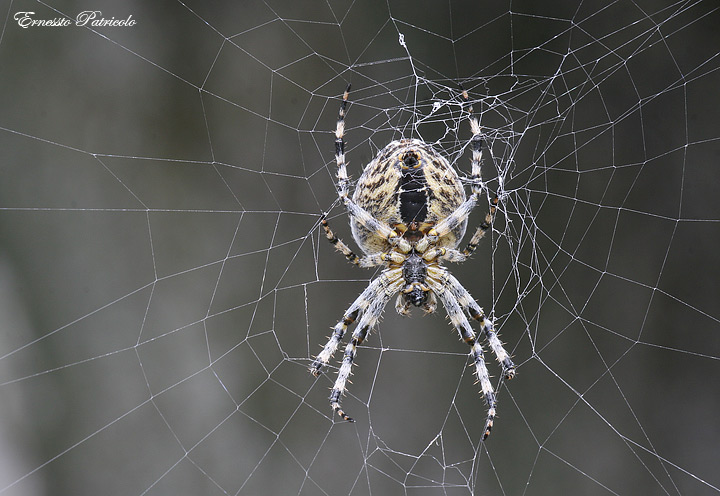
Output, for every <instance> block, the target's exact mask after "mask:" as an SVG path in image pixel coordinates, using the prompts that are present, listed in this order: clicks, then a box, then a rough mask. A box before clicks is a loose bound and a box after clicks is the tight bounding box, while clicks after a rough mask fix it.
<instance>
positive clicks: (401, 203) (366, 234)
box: [350, 139, 467, 253]
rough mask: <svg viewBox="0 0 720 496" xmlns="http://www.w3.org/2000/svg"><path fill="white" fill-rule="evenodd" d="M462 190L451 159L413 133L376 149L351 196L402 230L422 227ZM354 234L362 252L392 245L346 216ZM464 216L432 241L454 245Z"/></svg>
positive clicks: (448, 209) (451, 205)
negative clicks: (447, 158)
mask: <svg viewBox="0 0 720 496" xmlns="http://www.w3.org/2000/svg"><path fill="white" fill-rule="evenodd" d="M465 198H466V197H465V190H464V189H463V186H462V182H461V181H460V177H459V176H458V174H457V172H455V170H454V169H453V168H452V166H451V165H450V163H449V162H448V161H447V160H446V159H445V158H444V157H443V156H442V155H440V154H439V153H438V152H436V151H435V150H434V149H433V148H432V147H431V146H430V145H428V144H426V143H424V142H422V141H420V140H417V139H403V140H397V141H393V142H391V143H390V144H388V145H387V146H386V147H385V148H383V149H382V150H380V152H378V154H377V156H376V157H375V158H374V159H373V160H372V161H371V162H370V163H369V164H368V165H367V167H366V168H365V170H364V171H363V173H362V175H361V176H360V178H359V179H358V182H357V185H356V187H355V192H354V193H353V201H354V202H355V203H357V204H358V205H359V206H361V207H362V208H364V209H365V210H366V211H367V212H368V213H370V215H372V216H373V217H374V218H376V219H377V220H379V221H380V222H382V223H385V224H387V225H389V226H392V227H393V228H394V229H396V231H397V232H398V233H399V234H401V233H405V232H408V235H410V236H417V235H421V234H423V233H420V232H415V230H414V229H408V228H409V227H410V226H411V225H418V226H424V227H423V231H424V230H425V229H429V228H430V227H431V226H433V225H435V224H436V223H437V222H439V221H441V220H442V219H444V218H446V217H447V216H448V215H450V213H452V212H453V211H455V209H457V208H458V207H459V206H460V204H462V203H463V202H464V201H465ZM350 225H351V228H352V233H353V237H354V238H355V240H356V241H357V242H358V244H359V245H360V247H361V248H362V249H363V251H364V252H365V253H381V252H384V251H387V250H388V249H390V248H391V247H390V246H389V244H388V241H387V239H384V238H383V237H382V236H379V235H378V234H377V233H375V232H373V231H370V230H368V229H367V228H365V227H364V226H363V225H362V224H360V223H359V222H358V221H357V220H355V219H351V221H350ZM466 226H467V220H464V221H463V222H461V223H460V224H459V225H458V226H457V227H456V228H455V229H453V230H452V231H451V232H450V233H448V234H447V235H445V236H443V238H442V239H440V240H438V242H437V246H438V247H444V248H455V247H456V246H457V245H458V243H459V242H460V239H461V238H462V236H463V235H464V234H465V228H466Z"/></svg>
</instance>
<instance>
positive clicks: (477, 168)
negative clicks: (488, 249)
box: [429, 90, 494, 261]
mask: <svg viewBox="0 0 720 496" xmlns="http://www.w3.org/2000/svg"><path fill="white" fill-rule="evenodd" d="M462 96H463V99H464V100H465V102H467V101H468V100H469V98H470V97H469V96H468V94H467V91H465V90H463V92H462ZM468 113H469V114H470V130H471V131H472V138H471V139H470V149H471V150H472V159H471V161H470V163H471V165H472V171H471V174H472V178H471V186H470V189H471V193H472V194H471V195H470V198H468V199H467V200H465V201H464V202H463V203H461V204H460V206H459V207H458V208H457V209H455V211H454V212H452V213H451V214H450V215H448V216H447V217H446V218H445V219H443V220H442V221H440V222H439V223H438V224H437V225H436V226H435V229H434V232H433V231H430V233H429V234H430V235H432V236H438V237H440V236H444V235H446V234H447V233H449V232H450V231H452V230H453V229H455V228H456V227H457V226H458V225H460V224H461V223H462V222H464V221H465V219H467V217H468V215H470V212H472V210H473V208H475V206H476V205H477V202H478V198H479V197H480V194H481V193H482V190H483V182H482V161H483V140H482V128H481V127H480V123H479V122H478V120H477V117H475V115H474V114H473V108H472V105H470V106H469V108H468ZM492 213H494V211H493V212H492ZM485 223H486V224H488V227H487V228H485V229H483V230H482V233H480V230H481V229H482V225H481V227H480V228H478V231H476V232H475V235H474V236H473V240H472V241H471V242H470V244H472V242H473V241H475V244H477V243H479V242H480V238H482V236H483V235H484V234H485V231H487V229H488V228H489V224H491V223H492V219H491V221H490V222H487V218H486V222H485ZM468 246H470V245H468ZM474 249H475V247H474V246H473V247H472V248H471V249H470V251H469V252H468V253H465V252H466V251H467V248H466V249H465V250H464V251H463V252H462V253H463V254H464V255H465V256H468V255H469V254H470V253H472V250H474ZM451 260H452V259H451ZM452 261H461V260H452Z"/></svg>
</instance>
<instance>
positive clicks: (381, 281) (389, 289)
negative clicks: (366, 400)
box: [318, 269, 404, 422]
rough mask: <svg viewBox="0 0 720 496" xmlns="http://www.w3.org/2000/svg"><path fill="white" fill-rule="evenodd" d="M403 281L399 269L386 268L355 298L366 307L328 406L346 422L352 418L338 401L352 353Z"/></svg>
mask: <svg viewBox="0 0 720 496" xmlns="http://www.w3.org/2000/svg"><path fill="white" fill-rule="evenodd" d="M403 284H404V279H403V278H402V269H387V270H385V271H383V273H382V274H380V277H378V278H377V279H376V280H375V281H373V282H372V283H370V286H368V288H367V289H366V290H365V291H364V292H363V294H362V295H360V298H358V300H359V299H361V298H364V301H365V302H366V305H365V306H366V308H365V309H364V310H363V311H362V317H360V321H359V322H358V325H357V327H356V328H355V332H353V335H352V338H351V340H350V342H349V343H348V345H347V346H346V347H345V354H344V356H343V361H342V364H341V365H340V370H339V371H338V376H337V379H336V380H335V384H334V385H333V388H332V391H331V392H330V406H331V407H332V409H333V411H334V412H337V413H338V415H339V416H340V417H342V418H343V420H347V421H348V422H353V421H354V420H353V419H352V418H351V417H350V416H348V415H347V414H346V413H345V412H344V411H343V410H342V408H341V406H340V401H341V397H342V395H343V394H345V389H346V384H347V381H348V378H349V377H350V374H351V373H352V365H353V361H354V360H355V354H356V353H357V347H358V346H359V345H360V344H362V342H363V341H364V340H365V338H366V337H367V334H368V332H370V330H371V329H372V328H373V327H375V324H377V322H378V320H379V319H380V315H381V314H382V311H383V309H384V308H385V305H387V303H388V301H389V300H390V298H392V296H393V295H394V294H395V293H397V292H398V290H399V289H400V288H401V287H402V285H403ZM356 303H357V300H356ZM354 305H355V303H353V306H354ZM338 325H340V324H338ZM336 328H337V326H336ZM333 336H334V335H333ZM331 341H332V338H331ZM328 345H330V343H328ZM323 351H324V350H323ZM318 358H319V357H318ZM328 359H329V358H328Z"/></svg>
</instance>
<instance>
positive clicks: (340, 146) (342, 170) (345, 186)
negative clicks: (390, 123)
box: [326, 85, 412, 267]
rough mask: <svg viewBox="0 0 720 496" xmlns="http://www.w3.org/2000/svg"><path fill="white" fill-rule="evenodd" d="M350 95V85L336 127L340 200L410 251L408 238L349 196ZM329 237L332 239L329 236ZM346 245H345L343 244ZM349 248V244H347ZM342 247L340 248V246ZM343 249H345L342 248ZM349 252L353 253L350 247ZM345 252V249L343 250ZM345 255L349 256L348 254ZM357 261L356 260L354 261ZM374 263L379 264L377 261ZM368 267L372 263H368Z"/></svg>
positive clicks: (354, 214)
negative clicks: (347, 137) (347, 118)
mask: <svg viewBox="0 0 720 496" xmlns="http://www.w3.org/2000/svg"><path fill="white" fill-rule="evenodd" d="M349 96H350V85H348V86H347V89H346V90H345V92H344V93H343V99H342V103H341V104H340V110H339V112H338V120H337V125H336V127H335V163H336V164H337V178H338V185H337V191H338V196H339V197H340V200H342V202H343V204H344V205H345V208H347V210H348V213H349V214H350V216H352V217H354V218H355V220H357V221H358V222H359V223H360V224H362V225H363V227H365V228H366V229H368V230H370V231H373V232H375V233H376V234H377V235H378V236H381V237H383V238H385V239H387V240H388V241H389V242H390V243H391V244H393V245H397V246H398V248H399V250H400V251H401V252H403V253H408V252H410V250H411V249H412V247H411V246H410V243H408V241H407V240H405V239H403V238H402V237H400V235H399V234H398V233H397V232H395V231H394V230H393V229H392V228H391V227H390V226H388V225H387V224H385V223H383V222H380V221H379V220H377V219H376V218H375V217H373V215H372V214H371V213H370V212H368V211H367V210H365V209H364V208H362V207H361V206H360V205H358V204H357V203H355V202H354V201H353V200H352V198H350V196H349V189H350V186H349V184H350V179H349V178H348V174H347V166H346V163H345V139H344V137H345V112H346V110H347V102H348V97H349ZM326 233H327V230H326ZM328 239H330V238H329V237H328ZM335 239H337V238H335ZM343 246H344V245H343ZM346 248H347V246H346ZM338 249H340V248H338ZM341 251H343V250H341ZM347 251H348V252H350V253H352V251H350V250H349V249H348V250H347ZM343 253H345V251H343ZM345 256H348V255H347V254H346V255H345ZM351 262H352V260H351ZM353 263H356V262H353ZM373 265H378V264H377V263H375V264H373ZM367 266H368V267H370V266H372V265H367Z"/></svg>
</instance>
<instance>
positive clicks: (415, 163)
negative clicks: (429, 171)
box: [400, 152, 420, 169]
mask: <svg viewBox="0 0 720 496" xmlns="http://www.w3.org/2000/svg"><path fill="white" fill-rule="evenodd" d="M400 160H401V161H402V167H403V169H417V168H418V167H420V155H419V154H418V153H417V152H407V153H406V154H404V155H402V156H401V157H400Z"/></svg>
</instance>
